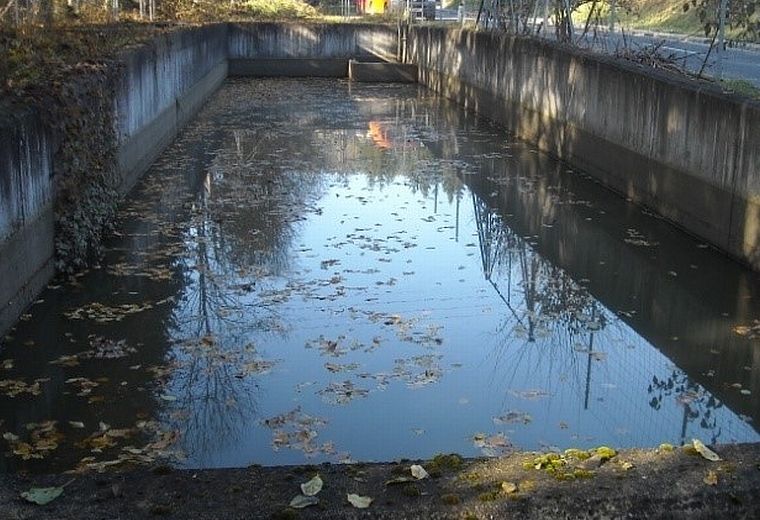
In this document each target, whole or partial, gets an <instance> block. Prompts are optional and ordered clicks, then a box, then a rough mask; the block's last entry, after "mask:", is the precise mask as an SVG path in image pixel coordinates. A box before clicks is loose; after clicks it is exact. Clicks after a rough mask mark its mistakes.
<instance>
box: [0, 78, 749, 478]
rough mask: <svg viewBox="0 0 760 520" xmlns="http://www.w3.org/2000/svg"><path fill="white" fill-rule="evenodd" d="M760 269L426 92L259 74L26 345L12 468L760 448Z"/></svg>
mask: <svg viewBox="0 0 760 520" xmlns="http://www.w3.org/2000/svg"><path fill="white" fill-rule="evenodd" d="M759 290H760V283H759V282H758V277H757V275H756V274H754V273H751V272H749V271H747V270H745V269H743V268H741V267H740V266H739V265H738V264H736V263H734V262H732V261H730V260H728V259H726V258H725V257H723V256H721V255H719V254H717V253H716V252H714V251H713V250H711V249H710V248H708V247H706V246H705V245H704V244H701V243H699V242H698V241H695V240H693V239H692V238H690V237H689V236H687V235H685V234H683V233H681V232H679V231H677V230H676V229H674V228H673V227H671V226H669V225H668V224H666V223H665V222H663V221H662V220H660V219H658V218H657V217H656V216H655V215H652V214H650V213H647V212H646V211H643V210H642V209H641V208H637V207H635V206H633V205H632V204H630V203H628V202H626V201H624V200H622V199H621V198H619V197H617V196H615V195H613V194H611V193H610V192H608V191H606V190H605V189H604V188H602V187H601V186H599V185H598V184H596V183H594V182H593V181H592V180H590V179H589V178H588V177H587V176H585V175H584V174H583V173H582V172H578V171H574V170H572V169H570V168H568V167H567V166H566V165H564V164H562V163H559V162H557V161H555V160H553V159H552V158H550V157H547V156H546V155H543V154H541V153H538V152H537V151H536V150H534V149H533V148H531V147H530V146H528V145H526V144H525V143H521V142H519V141H516V140H515V139H514V138H512V137H511V136H510V135H508V134H506V133H504V132H503V130H501V129H500V128H498V127H496V126H493V125H491V124H489V123H488V122H486V121H484V120H480V119H478V118H477V117H475V116H473V115H471V114H467V113H465V112H463V111H462V110H461V109H460V108H458V107H457V106H455V105H452V104H450V103H449V102H447V101H446V100H443V99H441V98H439V97H437V96H436V95H434V94H433V93H431V92H429V91H426V90H425V89H423V88H421V87H419V86H410V85H355V84H349V83H348V82H346V81H339V80H308V81H303V80H302V81H295V80H282V79H272V80H251V79H232V80H230V81H228V82H227V83H226V84H225V86H224V87H223V88H222V89H221V91H220V92H218V94H217V95H216V96H215V97H214V98H213V99H212V100H211V101H210V102H209V104H208V105H207V107H206V108H205V109H204V110H203V112H202V113H201V114H200V115H199V116H198V118H197V119H196V120H195V121H194V122H193V123H192V124H191V125H190V127H189V128H188V129H187V130H186V131H185V132H184V133H183V135H182V136H181V137H180V138H179V139H178V140H177V141H176V142H175V143H174V144H173V145H172V146H171V147H170V149H168V150H167V151H166V152H165V153H164V154H163V156H162V157H161V158H160V159H159V160H158V161H157V163H156V164H155V165H154V166H153V168H152V169H151V170H150V172H149V173H148V174H147V175H146V177H145V178H144V179H143V181H142V182H141V183H140V184H139V185H138V187H137V188H136V190H135V191H134V192H133V193H132V195H131V196H130V197H129V199H128V200H127V201H126V202H125V204H124V207H123V209H122V212H121V215H120V219H119V223H118V228H117V231H116V232H115V233H114V236H113V237H111V238H110V239H109V242H108V252H107V255H106V258H104V259H103V261H102V263H101V265H99V266H98V267H97V268H94V269H92V270H91V271H89V272H87V273H84V274H83V275H81V276H77V277H76V278H74V279H71V280H61V281H58V282H56V283H55V284H54V285H52V286H51V287H49V289H48V290H47V291H45V293H44V294H43V295H42V296H41V298H40V300H39V301H38V302H37V303H36V304H35V305H34V306H33V307H32V308H31V309H30V312H29V313H28V314H27V315H25V316H24V317H23V319H22V320H21V321H20V322H19V324H18V325H17V327H16V328H15V329H14V330H12V331H10V333H9V334H8V335H7V337H6V338H5V339H4V341H3V346H2V349H0V410H1V411H2V415H0V432H1V433H2V437H3V439H2V440H0V444H4V447H3V448H4V449H3V450H2V452H3V456H2V458H0V465H1V466H0V469H2V470H3V471H22V470H23V471H30V472H38V471H51V470H72V469H77V470H82V471H85V470H100V469H105V468H120V467H123V466H126V465H129V464H134V463H138V464H140V463H151V462H154V461H156V460H167V459H168V460H169V461H170V462H171V463H173V464H176V465H178V466H183V467H231V466H245V465H249V464H254V463H258V464H266V465H269V464H298V463H304V462H307V461H311V462H321V461H332V462H340V461H350V460H392V459H397V458H401V457H407V458H418V457H430V456H432V455H435V454H436V453H442V452H443V453H448V452H458V453H460V454H462V455H464V456H480V455H486V456H497V455H499V454H501V453H505V452H509V451H511V450H515V449H523V450H539V449H542V450H544V449H565V448H569V447H578V448H583V447H594V446H599V445H609V446H612V447H615V448H624V447H633V446H656V445H659V444H660V443H663V442H669V443H673V444H679V443H681V442H683V441H691V439H692V438H699V439H701V440H703V441H704V442H706V443H732V442H747V441H750V442H758V441H760V436H759V435H758V433H757V431H756V425H757V424H758V423H759V422H760V402H758V396H760V360H758V359H757V357H758V355H757V354H758V352H760V345H759V344H758V339H757V336H758V335H760V327H759V326H758V322H757V321H755V320H757V319H758V318H760V308H758V302H760V298H758V296H759V295H758V291H759Z"/></svg>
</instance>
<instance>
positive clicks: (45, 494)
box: [21, 487, 63, 506]
mask: <svg viewBox="0 0 760 520" xmlns="http://www.w3.org/2000/svg"><path fill="white" fill-rule="evenodd" d="M62 493H63V488H62V487H47V488H32V489H30V490H29V491H24V492H22V493H21V497H22V498H23V499H25V500H26V501H28V502H33V503H35V504H37V505H40V506H44V505H45V504H49V503H50V502H52V501H53V500H55V499H56V498H58V497H59V496H61V494H62Z"/></svg>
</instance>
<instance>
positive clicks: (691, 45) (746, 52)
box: [436, 9, 760, 88]
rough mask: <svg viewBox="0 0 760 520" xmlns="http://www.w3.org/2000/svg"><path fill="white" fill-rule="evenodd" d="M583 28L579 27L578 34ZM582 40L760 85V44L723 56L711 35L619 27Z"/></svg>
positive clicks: (446, 17)
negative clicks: (712, 45) (653, 52)
mask: <svg viewBox="0 0 760 520" xmlns="http://www.w3.org/2000/svg"><path fill="white" fill-rule="evenodd" d="M436 18H437V20H439V21H448V22H451V23H456V10H454V9H438V10H437V12H436ZM467 20H468V21H474V18H473V13H467ZM580 30H581V29H580V28H577V29H576V34H579V33H580ZM545 34H547V35H550V36H552V37H553V36H554V31H553V30H552V28H551V27H550V28H549V31H548V32H546V33H545ZM580 44H581V45H585V46H588V47H592V48H594V49H596V50H601V51H603V52H609V53H614V52H616V51H619V50H625V49H628V50H632V51H638V50H652V49H656V50H657V52H658V53H659V54H660V55H661V56H662V57H664V58H667V59H670V60H672V61H674V62H675V63H676V64H678V65H680V66H683V67H684V68H686V69H687V70H689V71H691V72H694V73H699V72H700V71H701V74H702V75H704V76H706V77H710V78H724V79H743V80H746V81H749V82H751V83H752V84H753V85H754V86H755V87H758V88H760V45H751V44H745V45H743V46H727V48H726V49H725V51H724V52H723V56H720V53H719V52H718V49H717V46H716V47H715V48H713V50H712V51H711V50H710V39H709V38H704V37H695V36H683V35H677V34H663V33H651V32H644V31H633V32H631V31H621V30H620V29H617V30H615V31H613V32H610V31H608V30H607V29H606V28H605V29H604V30H603V31H601V32H597V33H596V34H595V35H593V36H589V37H586V38H585V39H583V41H581V42H580Z"/></svg>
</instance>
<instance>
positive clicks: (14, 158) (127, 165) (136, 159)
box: [0, 24, 227, 333]
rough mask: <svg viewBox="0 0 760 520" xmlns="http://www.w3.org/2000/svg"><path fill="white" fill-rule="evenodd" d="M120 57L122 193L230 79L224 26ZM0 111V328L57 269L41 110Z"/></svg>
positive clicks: (117, 104)
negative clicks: (208, 99) (221, 85)
mask: <svg viewBox="0 0 760 520" xmlns="http://www.w3.org/2000/svg"><path fill="white" fill-rule="evenodd" d="M123 60H124V69H123V76H122V81H121V84H120V86H119V89H118V92H117V95H116V97H115V99H114V100H113V111H114V114H116V128H114V132H115V134H116V139H117V142H118V143H119V154H118V163H119V165H118V166H119V171H120V174H121V178H122V184H121V190H120V191H121V193H123V194H124V193H126V192H127V191H128V190H129V189H130V188H131V187H132V186H133V185H134V183H135V181H136V180H137V179H138V178H139V176H140V175H141V174H142V173H143V172H144V171H145V170H147V168H148V167H149V166H150V164H151V163H152V162H153V160H154V159H155V158H156V157H157V156H158V154H160V153H161V151H162V150H163V149H164V147H165V146H166V145H168V144H169V143H170V142H171V141H172V140H173V139H174V138H175V137H176V135H177V133H178V132H179V130H180V129H181V127H182V126H183V125H184V124H185V122H187V121H188V120H189V119H190V118H191V117H193V116H194V115H195V114H196V113H197V111H198V109H199V108H200V106H201V105H202V103H203V102H204V101H205V99H206V98H207V97H208V96H209V95H211V94H212V93H213V92H215V91H216V90H217V88H218V87H219V85H220V84H221V83H222V81H224V79H225V78H226V77H227V26H226V25H225V24H219V25H212V26H208V27H203V28H196V29H187V30H184V31H177V32H172V33H170V34H167V35H165V36H161V37H158V38H156V39H155V40H154V41H152V42H151V43H150V44H149V45H145V46H141V47H138V48H136V49H135V50H133V51H131V52H128V53H126V54H125V55H124V57H123ZM0 112H2V114H3V117H2V119H1V120H0V333H2V332H4V331H5V330H7V329H8V328H9V327H10V326H11V325H12V324H13V323H14V322H15V321H16V319H17V318H18V316H19V315H20V314H21V312H23V310H24V309H25V308H26V307H27V306H28V305H29V304H30V303H31V302H32V301H33V300H34V298H36V296H37V295H38V294H39V292H40V291H41V290H42V288H44V286H45V284H46V283H47V282H48V281H49V280H50V279H51V277H52V276H53V274H54V267H53V260H54V228H55V226H54V218H53V204H54V199H55V193H54V191H55V190H54V186H55V183H54V180H55V179H53V173H52V172H53V168H52V163H51V161H52V157H53V156H54V153H55V144H54V143H53V142H52V138H51V136H50V135H49V133H48V130H47V126H46V124H45V122H44V121H42V118H41V117H40V115H39V114H37V113H35V112H33V111H32V110H29V109H23V110H18V109H12V108H10V107H3V110H1V111H0Z"/></svg>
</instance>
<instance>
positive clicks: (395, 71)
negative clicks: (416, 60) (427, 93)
mask: <svg viewBox="0 0 760 520" xmlns="http://www.w3.org/2000/svg"><path fill="white" fill-rule="evenodd" d="M348 78H349V79H350V80H352V81H366V82H372V83H417V65H416V64H410V63H389V62H363V61H356V60H351V61H349V62H348Z"/></svg>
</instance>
